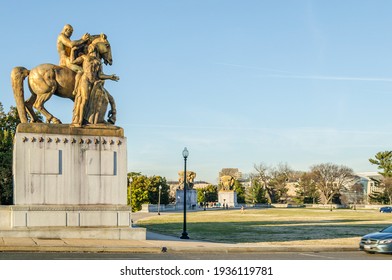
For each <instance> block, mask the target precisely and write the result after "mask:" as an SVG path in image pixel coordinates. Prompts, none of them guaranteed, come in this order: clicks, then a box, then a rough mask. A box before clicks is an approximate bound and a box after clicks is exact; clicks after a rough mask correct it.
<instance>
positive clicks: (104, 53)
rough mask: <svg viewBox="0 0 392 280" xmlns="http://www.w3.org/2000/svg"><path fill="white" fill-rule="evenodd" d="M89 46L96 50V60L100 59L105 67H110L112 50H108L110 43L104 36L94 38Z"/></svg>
mask: <svg viewBox="0 0 392 280" xmlns="http://www.w3.org/2000/svg"><path fill="white" fill-rule="evenodd" d="M91 46H92V47H94V48H95V49H96V51H97V55H98V58H99V59H101V58H102V59H103V62H104V63H105V65H107V64H109V65H112V63H113V58H112V49H111V48H110V43H109V41H108V39H107V36H106V35H105V34H101V35H98V36H96V38H95V39H93V40H92V42H91Z"/></svg>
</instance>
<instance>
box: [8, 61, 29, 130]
mask: <svg viewBox="0 0 392 280" xmlns="http://www.w3.org/2000/svg"><path fill="white" fill-rule="evenodd" d="M29 73H30V71H29V70H27V69H26V68H24V67H15V68H14V69H12V71H11V83H12V90H13V91H14V98H15V101H16V108H17V110H18V115H19V118H20V121H21V122H22V123H27V122H28V120H27V113H26V107H25V100H24V88H23V81H24V79H26V77H27V76H28V75H29Z"/></svg>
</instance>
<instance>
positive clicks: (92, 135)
mask: <svg viewBox="0 0 392 280" xmlns="http://www.w3.org/2000/svg"><path fill="white" fill-rule="evenodd" d="M72 32H73V28H72V26H71V25H69V24H67V25H65V26H64V28H63V30H62V31H61V33H60V34H59V36H58V39H57V50H58V53H59V56H60V62H59V65H54V64H41V65H38V66H37V67H35V68H33V69H31V70H27V69H26V68H24V67H15V68H14V69H13V70H12V73H11V81H12V88H13V91H14V97H15V100H16V105H17V109H18V114H19V117H20V119H21V122H22V123H21V124H20V125H19V126H18V127H17V130H16V135H15V141H14V151H13V153H14V157H13V173H14V174H13V175H14V205H12V206H10V207H9V209H7V210H8V211H7V212H5V211H1V213H0V219H1V220H2V221H3V222H2V223H0V233H2V234H3V233H4V232H2V229H4V228H5V229H12V230H13V231H11V232H17V235H18V236H24V237H42V238H57V237H62V238H104V239H145V238H146V231H145V229H136V228H131V208H130V207H129V206H128V205H127V139H126V138H125V137H124V131H123V129H122V128H120V127H117V126H114V125H113V124H114V123H115V120H116V108H115V103H114V99H113V97H112V96H111V95H110V94H109V92H108V91H107V90H106V89H105V88H104V80H107V79H110V80H113V81H118V80H119V78H118V77H117V76H116V75H105V74H104V73H103V71H102V63H104V64H109V65H111V64H112V54H111V49H110V43H109V41H108V38H107V36H106V35H104V34H101V35H90V34H88V33H86V34H85V35H84V36H83V37H82V38H81V39H80V40H75V41H72V40H71V39H70V37H71V35H72ZM25 78H28V84H29V88H30V91H31V94H32V95H31V97H30V98H28V99H27V100H26V101H25V99H24V86H23V82H24V79H25ZM53 95H57V96H60V97H65V98H69V99H71V100H72V101H74V110H73V113H72V123H71V124H62V123H61V121H60V120H59V119H58V118H57V117H55V116H53V115H52V114H51V113H49V112H48V111H47V110H46V109H45V107H44V104H45V102H46V101H47V100H49V99H50V98H51V97H52V96H53ZM109 104H110V110H109V111H108V119H107V120H105V119H104V116H105V114H106V111H107V109H108V105H109ZM34 109H36V110H37V111H39V112H40V113H42V115H43V116H44V117H45V119H46V124H44V123H39V119H38V117H37V116H36V114H35V112H34ZM70 113H71V112H70ZM7 219H8V220H7ZM5 220H7V221H8V222H4V221H5ZM8 232H10V231H8Z"/></svg>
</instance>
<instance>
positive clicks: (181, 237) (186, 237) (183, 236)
mask: <svg viewBox="0 0 392 280" xmlns="http://www.w3.org/2000/svg"><path fill="white" fill-rule="evenodd" d="M180 239H189V236H188V233H187V232H186V231H184V232H183V233H182V235H181V236H180Z"/></svg>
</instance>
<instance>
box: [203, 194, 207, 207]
mask: <svg viewBox="0 0 392 280" xmlns="http://www.w3.org/2000/svg"><path fill="white" fill-rule="evenodd" d="M203 193H204V211H206V191H204V192H203Z"/></svg>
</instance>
